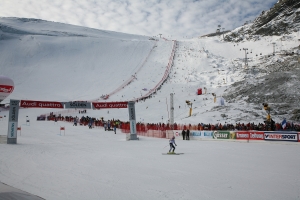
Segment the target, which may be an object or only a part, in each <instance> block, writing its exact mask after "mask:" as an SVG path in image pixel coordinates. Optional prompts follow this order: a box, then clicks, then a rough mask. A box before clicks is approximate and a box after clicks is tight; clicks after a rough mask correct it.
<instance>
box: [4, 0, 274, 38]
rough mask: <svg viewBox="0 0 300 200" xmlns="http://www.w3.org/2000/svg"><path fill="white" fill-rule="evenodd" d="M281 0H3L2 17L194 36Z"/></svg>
mask: <svg viewBox="0 0 300 200" xmlns="http://www.w3.org/2000/svg"><path fill="white" fill-rule="evenodd" d="M276 2H277V0H264V1H262V0H0V17H24V18H37V19H43V20H48V21H55V22H62V23H67V24H74V25H80V26H86V27H90V28H96V29H102V30H111V31H117V32H123V33H131V34H138V35H147V36H156V35H158V34H159V33H162V34H163V36H166V37H168V36H172V37H177V38H178V39H179V38H183V37H194V36H199V35H204V34H208V33H211V32H215V31H216V29H217V26H218V25H221V26H222V27H224V28H225V30H228V29H234V28H236V27H238V26H241V25H243V24H244V23H245V22H246V21H248V20H253V19H255V17H257V16H258V15H259V14H260V13H261V12H262V11H263V10H269V9H270V8H271V7H272V6H273V5H274V4H275V3H276Z"/></svg>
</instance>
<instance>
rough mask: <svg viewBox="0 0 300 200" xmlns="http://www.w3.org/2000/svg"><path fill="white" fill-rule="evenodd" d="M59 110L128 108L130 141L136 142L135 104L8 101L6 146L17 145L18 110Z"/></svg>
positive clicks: (132, 102)
mask: <svg viewBox="0 0 300 200" xmlns="http://www.w3.org/2000/svg"><path fill="white" fill-rule="evenodd" d="M19 104H20V105H19ZM20 107H21V108H59V109H91V108H93V109H109V108H128V112H129V122H130V137H129V139H130V140H137V139H138V137H137V132H136V117H135V102H134V101H129V102H125V101H124V102H82V101H76V102H54V101H32V100H21V101H20V100H14V99H11V100H10V108H9V120H8V131H7V144H17V128H18V116H19V108H20Z"/></svg>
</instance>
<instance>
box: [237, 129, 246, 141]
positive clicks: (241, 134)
mask: <svg viewBox="0 0 300 200" xmlns="http://www.w3.org/2000/svg"><path fill="white" fill-rule="evenodd" d="M235 136H236V139H237V140H249V138H250V134H249V132H247V131H237V132H236V135H235Z"/></svg>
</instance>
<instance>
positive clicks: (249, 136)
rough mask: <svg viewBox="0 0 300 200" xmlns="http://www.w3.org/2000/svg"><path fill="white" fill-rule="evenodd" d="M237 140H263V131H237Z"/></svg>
mask: <svg viewBox="0 0 300 200" xmlns="http://www.w3.org/2000/svg"><path fill="white" fill-rule="evenodd" d="M236 139H237V140H263V139H264V132H253V131H237V132H236Z"/></svg>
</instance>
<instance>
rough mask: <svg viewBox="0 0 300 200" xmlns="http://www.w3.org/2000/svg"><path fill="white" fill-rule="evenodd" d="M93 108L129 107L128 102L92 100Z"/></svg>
mask: <svg viewBox="0 0 300 200" xmlns="http://www.w3.org/2000/svg"><path fill="white" fill-rule="evenodd" d="M92 105H93V109H103V108H127V107H128V102H126V101H124V102H92Z"/></svg>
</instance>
